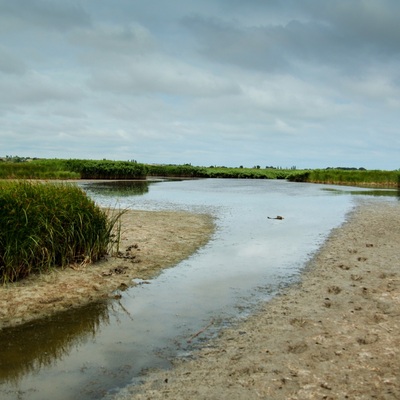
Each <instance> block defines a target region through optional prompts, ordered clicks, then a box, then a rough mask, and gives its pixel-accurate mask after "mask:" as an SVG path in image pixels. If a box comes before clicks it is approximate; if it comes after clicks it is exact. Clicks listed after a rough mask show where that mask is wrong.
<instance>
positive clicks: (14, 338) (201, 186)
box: [0, 179, 397, 400]
mask: <svg viewBox="0 0 400 400" xmlns="http://www.w3.org/2000/svg"><path fill="white" fill-rule="evenodd" d="M82 187H83V188H84V189H85V190H86V191H87V193H88V194H89V195H90V196H92V197H93V198H94V199H95V200H96V202H98V203H99V204H100V205H102V206H113V207H114V206H116V207H122V208H129V209H142V210H186V211H191V212H197V213H210V214H212V215H213V216H214V217H215V221H216V227H217V229H216V232H215V234H214V236H213V238H212V240H211V241H210V242H209V243H208V244H207V245H206V246H205V247H203V248H201V249H200V250H199V251H198V252H196V253H195V254H193V255H192V256H191V257H189V258H188V259H186V260H185V261H183V262H181V263H179V264H178V265H177V266H175V267H174V268H171V269H168V270H165V271H164V272H163V273H162V274H161V275H160V276H159V277H157V278H156V279H154V280H151V281H150V283H147V282H146V283H144V282H139V283H142V284H140V285H137V286H135V287H132V288H130V289H128V290H126V291H124V292H122V293H121V294H122V297H121V299H119V300H113V301H111V300H110V301H108V302H102V303H97V304H92V305H90V306H88V307H83V308H81V309H79V310H74V311H70V312H65V313H62V314H58V315H56V316H54V317H52V318H48V319H44V320H40V321H36V322H34V323H28V324H25V325H23V326H20V327H18V328H13V329H5V330H3V331H0V346H1V349H2V350H1V356H0V357H1V358H0V398H1V399H4V400H6V399H29V400H36V399H41V400H42V399H58V400H67V399H73V398H79V399H81V400H87V399H101V398H104V397H108V396H110V395H112V394H113V393H115V392H117V391H118V390H120V389H121V388H123V387H124V386H126V385H128V384H130V383H135V382H138V381H139V380H140V377H141V375H142V374H143V373H145V372H146V371H148V370H151V369H153V368H159V367H161V368H168V367H169V365H170V360H171V359H173V358H175V357H190V352H191V351H192V350H193V349H194V348H196V347H198V346H201V345H203V344H204V343H206V341H207V340H208V339H210V337H212V336H213V335H215V334H216V333H217V332H218V330H219V329H221V328H222V327H224V326H227V325H228V324H230V323H234V322H235V321H237V320H238V319H240V318H243V317H245V316H246V315H247V314H248V313H251V312H252V311H254V310H255V309H256V307H257V306H258V305H259V304H260V303H262V302H263V301H266V300H268V299H270V298H271V297H272V296H273V295H274V294H276V293H277V291H279V289H280V288H281V287H283V286H285V285H288V284H290V283H291V282H293V281H295V280H296V279H297V278H298V276H299V274H300V273H301V270H302V268H303V267H304V266H305V264H306V262H307V260H309V259H310V257H311V256H312V254H313V253H315V251H316V250H317V249H318V247H319V246H320V245H321V243H322V242H323V241H324V240H325V239H326V237H327V235H328V234H329V232H330V231H331V230H332V229H333V228H334V227H337V226H339V225H340V224H341V223H343V222H344V220H345V218H346V214H347V213H348V212H349V211H350V210H351V209H352V207H353V206H354V199H355V195H356V194H365V195H367V196H371V198H372V197H373V196H384V195H385V196H388V197H387V198H388V199H389V200H388V201H392V200H393V199H396V194H397V192H396V191H390V190H388V191H384V190H381V191H379V190H378V191H369V190H367V189H354V188H343V187H335V186H322V185H313V184H304V183H288V182H285V181H278V180H234V179H229V180H217V179H204V180H183V181H159V182H139V183H133V182H122V183H121V182H119V183H111V182H107V183H104V182H99V183H86V184H82ZM355 191H356V192H355ZM277 215H281V216H283V217H284V219H283V220H275V219H268V216H269V217H275V216H277ZM211 323H212V325H210V324H211ZM204 327H209V328H207V329H206V330H205V332H203V333H202V334H200V335H198V336H196V337H194V336H195V334H196V333H197V332H199V331H200V330H202V328H204Z"/></svg>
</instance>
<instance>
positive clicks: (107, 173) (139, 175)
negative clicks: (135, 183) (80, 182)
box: [64, 160, 147, 179]
mask: <svg viewBox="0 0 400 400" xmlns="http://www.w3.org/2000/svg"><path fill="white" fill-rule="evenodd" d="M64 163H65V168H66V169H67V170H68V171H73V172H77V173H79V174H80V177H81V178H82V179H144V178H146V175H147V166H146V165H144V164H139V163H137V162H135V161H109V160H101V161H97V160H66V161H65V162H64Z"/></svg>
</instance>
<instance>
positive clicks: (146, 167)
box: [0, 159, 400, 187]
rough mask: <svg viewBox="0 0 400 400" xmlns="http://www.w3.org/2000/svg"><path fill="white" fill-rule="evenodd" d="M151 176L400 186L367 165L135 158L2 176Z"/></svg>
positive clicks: (38, 162)
mask: <svg viewBox="0 0 400 400" xmlns="http://www.w3.org/2000/svg"><path fill="white" fill-rule="evenodd" d="M148 177H167V178H227V179H229V178H230V179H285V180H288V181H291V182H311V183H329V184H340V185H354V186H380V187H400V171H399V170H396V171H382V170H366V169H364V168H358V169H356V168H327V169H311V170H297V169H295V168H290V169H282V168H273V167H267V168H260V167H259V166H256V167H254V168H243V167H239V168H227V167H197V166H192V165H190V164H184V165H152V164H141V163H138V162H136V161H110V160H79V159H70V160H59V159H34V160H30V161H25V162H10V161H3V162H0V179H110V180H116V179H121V180H129V179H146V178H148Z"/></svg>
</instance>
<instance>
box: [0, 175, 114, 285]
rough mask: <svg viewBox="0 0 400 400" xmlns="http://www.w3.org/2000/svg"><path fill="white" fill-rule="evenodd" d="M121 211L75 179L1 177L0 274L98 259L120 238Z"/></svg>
mask: <svg viewBox="0 0 400 400" xmlns="http://www.w3.org/2000/svg"><path fill="white" fill-rule="evenodd" d="M120 215H121V213H117V214H115V215H108V214H107V213H106V212H104V211H103V210H102V209H100V208H99V207H98V206H97V205H96V204H95V203H94V201H93V200H91V199H90V198H89V197H88V196H87V195H86V194H85V193H84V192H83V191H82V190H81V189H80V188H78V187H77V186H74V185H70V184H44V183H31V182H26V181H23V182H10V181H8V182H7V181H5V182H1V183H0V224H1V230H0V280H1V281H2V282H3V283H7V282H13V281H16V280H19V279H22V278H25V277H27V276H28V275H30V274H32V273H41V272H45V271H48V270H51V269H53V268H55V267H65V266H66V265H68V264H72V263H82V262H85V263H89V262H94V261H97V260H99V259H100V258H102V257H103V256H104V255H106V254H107V253H108V252H110V251H111V250H112V248H113V246H115V244H116V243H118V242H119V237H118V232H119V229H118V223H119V216H120ZM116 227H117V231H116V232H117V234H116V233H115V228H116Z"/></svg>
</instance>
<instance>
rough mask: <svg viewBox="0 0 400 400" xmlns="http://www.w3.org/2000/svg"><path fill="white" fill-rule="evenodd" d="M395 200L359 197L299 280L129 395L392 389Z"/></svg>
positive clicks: (398, 227) (121, 398)
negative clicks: (189, 356)
mask: <svg viewBox="0 0 400 400" xmlns="http://www.w3.org/2000/svg"><path fill="white" fill-rule="evenodd" d="M398 243H400V205H399V204H398V203H389V202H379V201H376V200H374V201H364V200H363V201H361V202H360V204H359V205H357V207H356V209H355V210H354V211H353V212H352V213H351V214H350V215H349V218H348V219H347V221H346V222H345V223H344V224H342V225H341V226H340V227H339V228H336V229H334V230H333V231H332V232H331V234H330V236H329V237H328V239H327V240H326V242H325V243H324V244H323V245H322V246H321V248H320V250H319V251H318V252H317V254H316V255H315V256H314V257H313V258H312V260H310V262H309V263H308V264H307V265H306V267H305V269H304V271H303V273H302V276H301V281H300V282H299V283H297V284H294V285H292V286H291V287H289V288H287V289H285V290H283V291H282V293H281V294H280V295H278V296H277V297H275V298H274V299H272V300H271V301H269V302H268V303H266V304H265V305H264V306H263V307H262V309H261V310H260V311H259V312H257V313H256V314H254V315H252V316H250V317H249V318H247V319H246V320H245V321H244V322H240V323H239V324H238V325H237V326H234V327H232V328H230V329H226V330H223V331H222V332H221V333H220V334H219V337H218V338H217V339H215V340H212V341H211V342H210V343H208V344H207V345H206V346H205V347H204V348H202V349H201V350H199V351H198V352H196V353H195V354H194V355H193V356H194V359H192V360H176V362H175V365H174V367H173V368H172V369H171V370H167V371H156V372H154V373H151V374H149V375H147V376H145V377H144V378H143V384H141V385H136V386H128V387H126V388H125V389H123V390H122V391H121V392H120V393H119V394H118V395H117V396H115V397H113V398H114V399H116V400H117V399H118V400H128V399H129V400H131V399H139V400H140V399H143V400H144V399H167V398H170V399H176V400H178V399H188V398H193V399H215V400H217V399H218V400H220V399H229V400H235V399H238V400H239V399H246V400H252V399H260V398H264V399H274V400H280V399H282V400H288V399H292V400H305V399H346V398H348V399H371V398H379V399H398V398H400V251H399V250H398Z"/></svg>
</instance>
